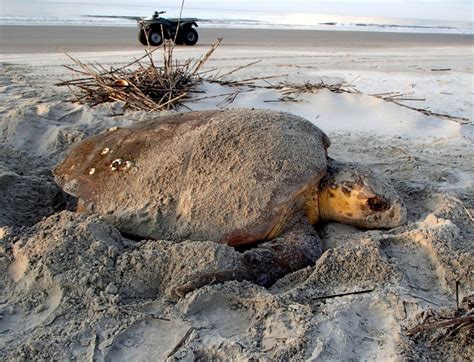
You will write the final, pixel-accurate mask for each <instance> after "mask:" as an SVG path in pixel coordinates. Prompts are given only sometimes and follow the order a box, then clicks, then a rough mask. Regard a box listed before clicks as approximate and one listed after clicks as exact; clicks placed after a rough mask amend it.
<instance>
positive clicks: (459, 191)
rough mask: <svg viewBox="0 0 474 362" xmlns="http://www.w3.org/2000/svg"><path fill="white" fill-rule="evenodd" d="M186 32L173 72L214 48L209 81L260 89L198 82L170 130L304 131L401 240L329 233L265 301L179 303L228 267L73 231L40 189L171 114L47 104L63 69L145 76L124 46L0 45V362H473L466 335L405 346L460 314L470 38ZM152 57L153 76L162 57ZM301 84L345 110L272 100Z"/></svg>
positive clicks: (53, 99) (219, 250)
mask: <svg viewBox="0 0 474 362" xmlns="http://www.w3.org/2000/svg"><path fill="white" fill-rule="evenodd" d="M198 31H199V36H200V40H199V42H198V44H197V45H196V46H192V47H186V46H177V47H175V48H174V54H173V56H174V59H175V60H178V61H186V60H187V59H189V58H194V59H198V58H199V57H201V56H202V55H203V54H204V53H206V52H207V51H208V49H209V47H210V45H211V44H213V43H214V42H215V41H216V40H217V38H223V40H222V43H221V45H220V46H219V47H218V48H217V49H216V51H215V52H214V53H213V54H212V56H211V57H210V58H209V59H208V60H207V62H206V65H205V67H204V68H203V71H209V72H211V74H212V71H214V72H215V71H219V72H220V74H225V73H226V72H227V73H229V72H231V75H229V76H228V79H229V80H248V79H257V78H260V80H255V84H256V85H258V86H255V87H240V88H238V87H236V86H232V85H231V86H224V85H222V84H216V83H211V82H207V81H203V82H202V83H201V84H200V85H199V87H198V89H197V90H198V91H199V93H196V94H197V95H196V96H195V97H197V98H200V99H198V100H194V101H193V100H192V97H191V99H189V100H188V101H186V102H185V105H186V107H183V108H181V109H179V111H190V110H192V111H199V110H209V109H219V108H225V107H227V108H258V109H271V110H274V111H283V112H289V113H292V114H295V115H297V116H300V117H303V118H305V119H308V120H309V121H310V122H312V123H313V124H314V125H316V126H317V127H319V128H321V129H322V130H323V131H324V132H325V133H326V134H327V135H328V136H329V138H330V139H331V145H330V147H329V149H328V155H329V157H331V158H333V159H336V160H339V161H343V162H357V163H359V164H361V165H363V166H365V167H369V168H371V169H373V170H375V171H376V172H378V173H379V174H380V175H382V176H383V177H384V178H385V179H386V180H387V181H389V182H390V183H391V184H392V185H393V187H394V188H395V189H396V191H397V192H398V194H399V195H400V196H401V197H402V199H403V200H404V202H405V204H406V207H407V212H408V221H407V223H406V224H404V225H402V226H399V227H396V228H394V229H390V230H386V229H376V230H364V229H359V228H356V227H352V226H349V225H345V224H341V223H336V222H330V223H323V224H320V225H317V226H316V231H317V234H318V235H319V238H320V239H321V246H322V251H323V254H322V256H321V257H320V258H319V259H318V260H317V261H316V263H314V265H310V266H308V267H306V268H304V269H301V270H298V271H295V272H293V273H290V274H288V275H286V276H284V277H283V278H281V279H280V280H278V281H277V282H276V283H275V284H274V285H273V286H271V287H269V288H264V287H261V286H258V285H256V284H253V283H252V282H251V281H245V280H244V281H236V280H230V281H227V282H225V283H217V284H213V283H212V282H210V283H209V285H205V286H203V287H202V288H199V289H197V290H195V291H193V292H191V293H188V294H186V295H184V296H180V297H178V298H177V297H176V295H173V294H172V293H171V292H170V291H171V290H172V289H173V287H175V286H177V285H180V284H183V283H184V282H186V281H187V280H188V279H189V278H192V277H193V276H194V275H196V274H199V272H200V271H204V270H209V268H211V269H212V268H214V269H217V270H219V268H222V266H223V265H224V266H225V265H230V263H231V260H234V259H235V258H237V257H238V255H239V254H238V251H236V250H234V249H233V248H231V247H228V246H226V245H218V244H216V243H212V242H209V241H206V240H203V241H202V242H196V241H190V240H184V241H183V242H181V243H174V242H171V241H168V240H141V239H139V240H136V239H134V238H131V237H130V235H126V234H122V233H120V232H119V230H118V229H116V228H115V227H114V226H112V225H110V224H109V223H108V222H107V219H106V218H103V217H101V216H99V215H91V216H86V215H82V214H78V213H75V212H74V205H75V202H76V200H75V199H74V198H73V197H71V196H68V195H66V194H65V193H64V192H63V191H62V190H61V189H60V187H59V186H58V185H57V184H56V183H55V181H54V178H53V176H52V170H53V169H54V168H55V167H56V165H57V164H58V163H60V162H61V161H62V160H63V159H64V157H65V156H66V155H67V154H68V152H69V150H70V149H71V147H73V146H74V145H75V144H77V142H79V141H81V140H84V139H86V138H87V137H90V136H92V135H95V134H98V133H101V132H103V131H106V130H107V129H111V128H112V129H113V128H114V127H126V126H129V125H132V124H135V123H139V122H144V121H148V120H152V119H155V118H156V117H158V116H160V115H163V114H169V112H147V111H129V110H124V109H123V104H120V102H113V103H106V104H100V105H97V106H91V105H89V104H82V103H80V102H76V101H75V98H74V96H73V95H72V94H71V91H70V89H68V88H67V87H58V86H56V84H57V83H59V82H60V81H64V80H67V79H72V78H73V76H74V74H73V73H72V72H71V70H70V67H74V66H75V65H76V64H75V63H74V61H73V60H72V59H71V58H69V57H68V56H67V55H66V54H65V53H64V52H67V53H68V54H69V55H70V56H73V57H74V58H75V59H78V60H80V61H81V62H84V63H87V62H91V63H95V64H97V63H99V64H101V65H103V66H104V67H105V68H107V67H109V66H110V67H115V68H119V67H122V66H125V65H127V64H129V63H130V62H132V61H133V60H134V59H137V58H139V57H141V56H143V54H144V51H143V47H142V46H140V45H139V43H138V40H137V29H136V28H128V27H120V28H119V27H116V28H114V27H76V26H31V27H30V26H0V62H1V69H0V72H1V74H0V100H1V104H0V114H1V120H0V186H1V189H2V193H1V195H0V210H1V212H0V275H1V278H0V356H1V358H2V359H4V360H11V359H18V358H24V359H34V358H45V359H78V360H91V359H93V360H170V361H175V360H186V361H187V360H196V359H202V360H207V359H231V360H250V359H262V360H289V359H291V360H310V361H312V360H321V359H324V360H327V359H332V360H345V359H355V360H359V359H364V360H381V359H383V360H403V359H420V358H426V359H459V360H469V358H471V357H470V356H472V354H473V352H474V350H473V347H472V344H470V342H469V339H470V338H471V337H472V321H470V320H468V322H469V323H471V324H469V323H468V324H462V323H461V324H455V323H454V324H452V325H451V326H448V327H440V328H432V329H430V328H426V330H424V329H423V328H421V332H420V331H419V330H418V331H417V330H416V329H414V328H417V327H419V326H426V325H434V324H436V323H438V322H439V321H443V320H446V319H448V320H454V319H455V318H457V317H459V316H461V315H464V314H462V313H472V309H471V311H470V312H469V308H472V305H471V307H469V306H468V304H469V303H468V300H469V298H471V299H470V300H472V298H473V297H472V296H473V293H474V283H473V279H472V271H473V267H474V262H473V254H474V247H473V244H472V240H473V236H474V228H473V215H474V191H473V189H474V188H473V180H474V160H473V159H472V156H471V155H472V154H473V152H474V149H473V140H474V124H473V119H474V118H473V114H474V103H473V99H474V98H473V96H474V89H473V86H472V85H473V82H474V68H473V65H472V64H473V61H474V52H473V39H474V37H473V36H472V35H453V34H450V35H447V34H433V33H431V34H421V33H417V34H410V33H386V32H360V31H359V32H352V31H316V30H290V29H288V30H286V29H219V28H198ZM153 56H154V59H155V62H156V63H157V64H160V62H161V61H162V59H163V58H162V55H161V54H160V50H158V51H156V52H155V53H154V55H153ZM257 61H259V62H257ZM250 63H255V64H253V65H251V66H246V65H248V64H250ZM64 65H66V66H67V67H69V68H66V67H64ZM237 68H240V70H239V71H235V72H234V70H236V69H237ZM206 74H207V73H206ZM261 78H264V79H261ZM279 82H280V83H279ZM285 82H286V83H285ZM305 83H312V84H316V83H320V84H342V85H343V86H344V87H347V88H345V89H351V91H350V92H342V93H338V92H332V91H330V90H329V89H328V88H327V87H322V88H321V89H319V90H315V89H314V90H312V91H308V92H300V93H297V94H292V96H291V99H284V96H283V95H282V93H281V89H280V90H279V89H277V87H269V86H268V85H269V84H271V85H275V84H305ZM281 88H284V87H281ZM203 94H205V96H207V97H204V96H203ZM229 94H235V97H234V98H233V99H232V101H227V102H226V101H225V99H226V96H224V95H229ZM384 95H386V96H387V95H388V96H387V97H385V98H384ZM390 96H391V97H395V98H396V99H400V100H399V101H398V103H400V104H397V103H394V102H393V100H392V99H390ZM397 97H398V98H397ZM407 106H408V107H407ZM423 110H425V112H423ZM210 207H212V206H211V205H210ZM463 301H464V302H463ZM471 304H472V302H471ZM451 327H452V328H451ZM450 328H451V329H450Z"/></svg>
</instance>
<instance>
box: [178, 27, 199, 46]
mask: <svg viewBox="0 0 474 362" xmlns="http://www.w3.org/2000/svg"><path fill="white" fill-rule="evenodd" d="M181 37H182V39H183V42H184V44H186V45H194V44H196V43H197V41H198V33H197V31H196V30H194V29H193V28H184V29H183V32H182V33H181Z"/></svg>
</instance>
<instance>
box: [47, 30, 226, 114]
mask: <svg viewBox="0 0 474 362" xmlns="http://www.w3.org/2000/svg"><path fill="white" fill-rule="evenodd" d="M221 41H222V38H220V39H218V40H217V41H216V42H215V43H214V44H213V45H212V46H211V48H210V49H209V51H208V52H207V53H206V54H204V55H203V56H202V57H201V58H199V59H197V60H193V59H189V60H187V61H184V62H178V61H175V60H174V59H173V49H174V47H173V46H171V45H170V44H167V43H164V44H163V46H162V48H161V49H163V65H161V66H156V65H155V61H154V60H153V56H152V53H153V52H154V51H156V49H155V50H152V51H150V50H146V54H145V55H144V56H142V57H140V58H138V59H136V60H134V61H133V62H131V63H129V64H127V65H126V66H123V67H120V68H110V69H105V67H104V66H102V65H100V64H86V63H83V62H81V61H79V60H78V59H76V58H74V57H72V56H71V55H70V54H67V53H65V54H66V56H67V57H68V58H69V59H71V60H72V61H73V62H74V63H75V66H69V65H66V66H65V67H66V68H67V69H69V70H71V71H72V72H73V73H74V74H76V75H79V76H80V77H78V78H75V79H72V80H68V81H63V82H60V83H58V84H56V85H58V86H67V87H69V88H70V89H72V88H74V89H76V90H77V93H75V94H74V95H75V98H76V100H77V101H79V102H82V103H88V104H91V105H92V106H95V105H98V104H101V103H105V102H110V101H120V102H123V103H124V108H125V109H127V108H128V109H132V110H158V111H160V110H169V109H177V108H178V107H179V105H181V104H182V102H183V101H184V100H186V99H187V98H188V97H189V94H190V93H195V92H199V91H197V90H196V89H195V88H196V86H197V85H198V84H200V83H201V82H202V80H203V78H202V77H201V76H200V75H199V73H198V72H199V71H200V70H201V68H202V67H203V66H204V64H205V63H206V61H207V60H208V59H209V57H210V56H211V55H212V53H213V52H214V51H215V50H216V48H217V47H218V46H219V44H220V42H221ZM157 49H158V48H157Z"/></svg>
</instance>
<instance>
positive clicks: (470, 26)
mask: <svg viewBox="0 0 474 362" xmlns="http://www.w3.org/2000/svg"><path fill="white" fill-rule="evenodd" d="M18 8H19V7H17V8H9V7H8V6H6V5H2V7H1V8H0V24H1V25H8V24H11V25H83V26H126V27H131V26H136V20H134V19H133V17H149V16H151V15H152V14H153V12H154V11H155V10H163V11H166V14H165V15H163V16H165V17H170V18H174V17H178V16H179V13H180V9H179V8H178V7H174V8H155V7H153V6H150V4H148V5H140V4H137V3H134V2H121V3H120V4H114V5H112V4H110V5H109V4H106V5H105V4H100V3H99V4H98V3H94V2H90V3H84V2H80V3H79V2H77V3H74V2H72V3H71V2H61V1H51V2H47V1H46V2H41V6H38V5H36V7H23V8H21V10H18ZM183 17H193V18H197V19H199V20H198V25H199V26H200V27H204V28H210V27H216V28H217V27H225V28H257V29H258V28H266V29H268V28H275V29H314V30H338V31H383V32H407V33H445V34H474V23H473V22H460V21H439V20H421V19H400V18H382V17H350V16H337V15H326V14H320V13H315V12H304V13H299V12H283V11H265V12H262V11H246V10H241V9H239V10H216V9H203V8H199V9H198V8H192V7H189V8H185V9H184V10H183Z"/></svg>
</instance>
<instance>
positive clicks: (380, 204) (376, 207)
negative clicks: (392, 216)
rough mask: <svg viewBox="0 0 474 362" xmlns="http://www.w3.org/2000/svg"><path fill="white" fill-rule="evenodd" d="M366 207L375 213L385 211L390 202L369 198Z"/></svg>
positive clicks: (379, 198)
mask: <svg viewBox="0 0 474 362" xmlns="http://www.w3.org/2000/svg"><path fill="white" fill-rule="evenodd" d="M367 205H369V207H370V209H371V210H373V211H376V212H381V211H385V210H388V209H389V208H390V202H388V201H387V200H385V199H384V198H382V197H371V198H370V199H368V200H367Z"/></svg>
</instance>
